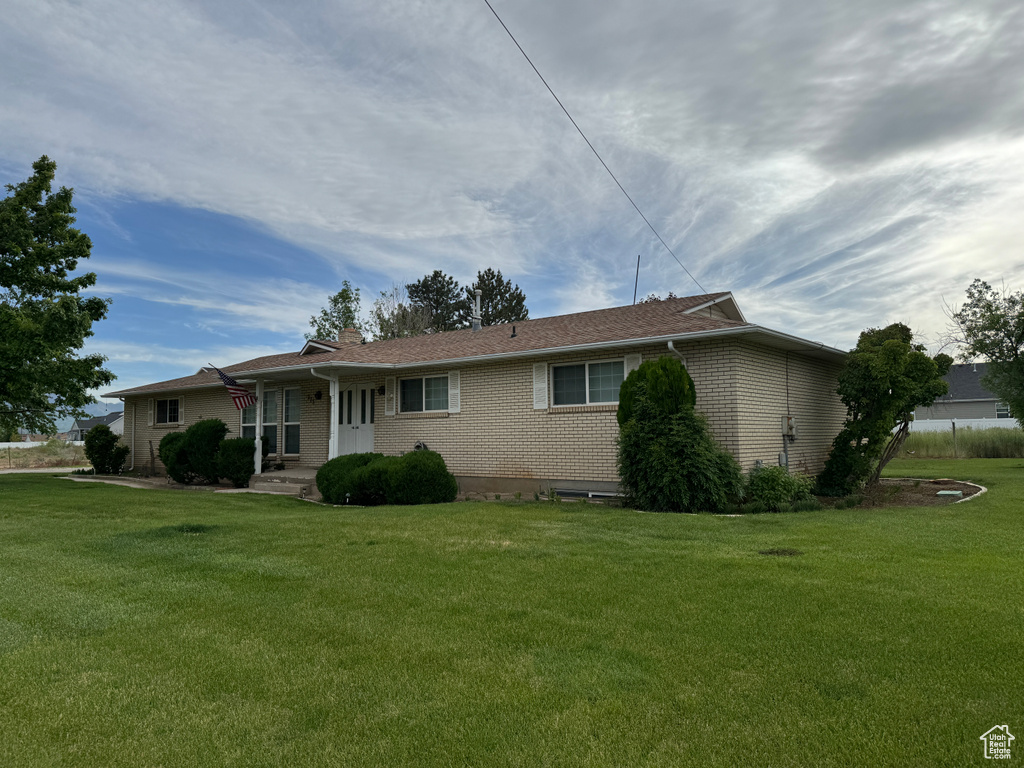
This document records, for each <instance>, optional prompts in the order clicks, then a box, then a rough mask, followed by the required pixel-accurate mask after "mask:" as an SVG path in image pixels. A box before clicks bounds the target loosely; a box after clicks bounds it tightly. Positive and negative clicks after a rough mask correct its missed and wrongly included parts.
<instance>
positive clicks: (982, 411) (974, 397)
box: [911, 363, 1017, 432]
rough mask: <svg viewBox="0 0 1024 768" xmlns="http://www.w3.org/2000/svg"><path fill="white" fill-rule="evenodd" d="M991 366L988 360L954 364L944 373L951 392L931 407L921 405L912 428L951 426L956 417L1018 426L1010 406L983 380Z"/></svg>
mask: <svg viewBox="0 0 1024 768" xmlns="http://www.w3.org/2000/svg"><path fill="white" fill-rule="evenodd" d="M987 370H988V363H966V364H963V365H953V366H951V367H950V369H949V372H948V373H947V374H946V375H945V376H944V377H943V378H944V379H945V380H946V383H947V384H949V392H947V393H946V394H945V395H943V396H942V397H940V398H938V399H937V400H936V401H935V402H934V403H933V404H932V405H931V406H929V407H928V408H918V409H917V410H916V411H915V412H914V421H913V423H912V425H911V428H912V429H915V430H917V431H919V432H921V431H934V430H936V429H939V430H945V429H950V428H951V427H952V424H951V422H952V421H953V419H956V421H957V425H958V426H971V427H982V428H984V427H1016V426H1017V420H1016V419H1013V418H1011V417H1010V409H1009V407H1008V406H1007V405H1006V404H1005V403H1002V402H1000V400H999V398H998V397H996V396H995V395H994V394H993V393H992V392H990V391H989V390H988V389H986V388H985V386H984V385H983V384H982V383H981V379H982V378H983V377H984V376H985V373H986V372H987Z"/></svg>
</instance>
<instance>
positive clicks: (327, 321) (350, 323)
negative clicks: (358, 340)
mask: <svg viewBox="0 0 1024 768" xmlns="http://www.w3.org/2000/svg"><path fill="white" fill-rule="evenodd" d="M327 301H328V303H327V306H326V307H325V308H323V309H321V310H320V314H319V315H313V316H312V317H310V318H309V327H310V328H312V329H313V330H312V331H311V332H310V333H307V334H306V339H307V340H308V339H324V340H327V339H337V338H338V334H339V333H340V332H341V331H344V330H345V329H346V328H355V329H356V330H358V331H361V330H363V324H362V321H361V320H360V319H359V301H360V300H359V289H358V288H353V287H352V284H351V283H350V282H349V281H348V280H342V281H341V290H340V291H338V292H337V293H336V294H334V295H333V296H331V297H330V299H328V300H327Z"/></svg>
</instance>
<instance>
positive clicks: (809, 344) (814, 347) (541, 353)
mask: <svg viewBox="0 0 1024 768" xmlns="http://www.w3.org/2000/svg"><path fill="white" fill-rule="evenodd" d="M730 336H761V337H764V338H766V339H769V340H770V341H771V342H774V343H772V344H771V345H772V346H776V347H779V348H782V349H787V350H789V351H795V352H800V353H802V354H806V355H810V356H812V357H820V358H823V359H828V360H832V361H834V362H837V363H838V362H842V360H843V359H844V358H845V357H846V354H847V353H846V352H844V351H843V350H841V349H835V348H834V347H828V346H826V345H825V344H823V343H821V342H816V341H808V340H807V339H802V338H800V337H799V336H793V335H790V334H788V333H782V332H781V331H773V330H772V329H770V328H764V327H762V326H760V325H743V326H739V327H735V328H716V329H713V330H708V331H691V332H689V333H669V334H664V335H660V336H641V337H637V338H630V339H616V340H613V341H593V342H588V343H586V344H572V345H569V346H559V347H543V348H540V349H528V350H521V351H516V352H496V353H491V354H487V355H473V356H469V357H452V358H443V359H436V360H419V361H415V362H410V363H357V362H347V361H345V360H323V361H319V362H307V363H300V364H298V365H282V366H275V367H273V368H257V369H252V370H242V371H232V373H231V375H232V376H233V377H234V378H235V379H237V380H239V382H240V383H241V381H242V379H252V378H257V377H260V376H267V375H273V374H280V373H291V372H299V371H307V370H313V369H316V370H320V371H329V370H332V369H341V368H346V369H350V370H354V371H360V370H361V371H373V370H377V371H395V370H408V369H413V368H427V367H431V368H434V367H441V366H450V365H451V366H453V365H473V364H477V363H487V362H496V361H501V360H512V359H517V358H520V359H521V358H533V357H547V356H550V355H557V354H566V353H570V354H571V353H573V352H588V351H591V350H596V349H607V348H609V347H638V346H644V345H647V344H667V343H668V342H669V341H702V340H705V339H717V338H728V337H730ZM222 386H224V385H223V384H222V383H221V382H219V381H217V382H210V383H206V384H195V385H191V386H189V385H186V386H183V387H168V388H166V389H160V390H153V389H143V390H124V391H121V392H111V393H108V394H105V395H101V397H130V396H133V395H152V394H155V393H158V392H173V391H176V390H178V389H207V388H212V387H222Z"/></svg>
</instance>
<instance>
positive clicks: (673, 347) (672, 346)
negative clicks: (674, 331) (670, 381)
mask: <svg viewBox="0 0 1024 768" xmlns="http://www.w3.org/2000/svg"><path fill="white" fill-rule="evenodd" d="M668 351H669V352H671V353H672V354H673V355H675V356H676V357H678V358H679V359H680V360H682V362H683V367H684V368H685V367H686V358H685V357H683V353H682V352H680V351H679V350H678V349H676V345H675V344H673V343H672V341H671V340H670V341H669V342H668Z"/></svg>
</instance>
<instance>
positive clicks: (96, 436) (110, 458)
mask: <svg viewBox="0 0 1024 768" xmlns="http://www.w3.org/2000/svg"><path fill="white" fill-rule="evenodd" d="M129 450H130V449H129V448H128V446H127V445H122V444H121V443H120V441H119V438H118V436H117V435H115V434H114V433H113V432H111V431H110V427H108V426H107V425H106V424H97V425H96V426H95V427H93V428H92V429H90V430H89V431H88V432H86V433H85V458H87V459H88V460H89V462H90V463H91V464H92V466H93V469H94V470H96V474H98V475H116V474H118V473H119V472H120V471H121V469H122V468H123V467H124V462H125V459H127V458H128V452H129Z"/></svg>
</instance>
